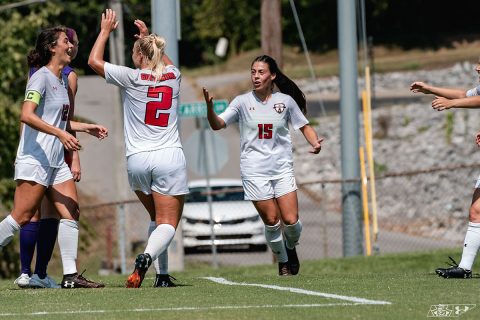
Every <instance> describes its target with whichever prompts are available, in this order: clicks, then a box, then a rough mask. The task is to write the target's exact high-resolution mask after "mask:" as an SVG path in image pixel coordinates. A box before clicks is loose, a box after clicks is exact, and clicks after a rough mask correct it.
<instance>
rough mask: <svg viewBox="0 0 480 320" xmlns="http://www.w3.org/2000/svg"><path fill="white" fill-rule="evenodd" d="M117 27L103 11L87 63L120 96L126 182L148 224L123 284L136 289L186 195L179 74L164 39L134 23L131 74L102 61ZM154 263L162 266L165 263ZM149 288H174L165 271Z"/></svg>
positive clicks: (163, 250) (168, 237) (164, 244)
mask: <svg viewBox="0 0 480 320" xmlns="http://www.w3.org/2000/svg"><path fill="white" fill-rule="evenodd" d="M117 25H118V22H117V21H116V15H115V12H114V11H113V10H111V9H107V10H106V11H105V13H103V14H102V20H101V28H100V33H99V35H98V37H97V40H96V42H95V44H94V46H93V48H92V51H91V52H90V56H89V58H88V64H89V65H90V66H91V67H92V69H93V70H94V71H95V72H96V73H97V74H99V75H100V76H102V77H104V78H105V79H106V81H107V82H108V83H111V84H114V85H116V86H118V87H119V88H120V91H121V94H122V96H123V97H124V99H123V110H124V134H125V145H126V157H127V171H128V172H127V173H128V181H129V184H130V188H131V189H132V190H133V191H134V192H135V194H136V195H137V197H138V199H139V200H140V202H141V203H142V204H143V206H144V207H145V209H146V210H147V211H148V213H149V215H150V220H151V222H150V228H149V238H148V243H147V247H146V248H145V250H144V253H141V254H139V255H138V256H137V258H136V260H135V269H134V271H133V273H132V274H131V275H130V276H129V277H128V279H127V282H126V287H128V288H138V287H140V286H141V284H142V281H143V279H144V277H145V273H146V272H147V270H148V268H149V267H150V265H151V264H152V262H153V261H155V260H157V258H158V259H159V260H162V256H164V257H166V254H167V249H168V246H169V244H170V242H171V241H172V239H173V237H174V235H175V231H176V228H177V226H178V223H179V221H180V217H181V215H182V211H183V204H184V201H185V194H187V193H188V186H187V169H186V163H185V156H184V154H183V148H182V144H181V142H180V135H179V133H178V125H177V122H178V114H177V107H178V99H179V93H180V79H181V74H180V70H178V68H177V67H175V66H174V65H173V63H172V61H171V60H170V59H169V58H168V57H167V56H166V55H165V46H166V43H165V39H163V38H161V37H159V36H157V35H155V34H148V29H147V28H146V26H145V24H144V23H143V22H142V21H140V20H136V21H135V25H136V26H137V27H138V28H139V35H137V38H138V39H137V41H135V44H134V47H133V50H132V60H133V63H134V65H135V67H136V69H132V68H128V67H125V66H119V65H114V64H111V63H108V62H106V61H105V60H104V59H103V55H104V51H105V44H106V42H107V40H108V38H109V36H110V33H111V32H112V31H113V30H115V29H116V27H117ZM160 262H161V264H162V265H163V267H164V268H165V267H167V265H168V263H165V260H162V261H160ZM154 286H155V287H170V286H174V284H173V282H171V280H170V276H169V275H168V273H167V272H166V271H165V269H164V270H163V272H162V270H160V273H159V271H158V270H157V276H156V278H155V283H154Z"/></svg>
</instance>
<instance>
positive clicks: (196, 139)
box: [183, 120, 228, 177]
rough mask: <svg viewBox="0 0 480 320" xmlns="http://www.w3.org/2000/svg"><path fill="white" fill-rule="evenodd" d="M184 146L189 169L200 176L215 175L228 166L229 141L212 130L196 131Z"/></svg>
mask: <svg viewBox="0 0 480 320" xmlns="http://www.w3.org/2000/svg"><path fill="white" fill-rule="evenodd" d="M204 121H206V120H204ZM202 130H203V132H202ZM183 146H184V148H183V151H184V152H185V157H186V158H187V165H188V168H189V169H190V170H192V171H193V172H194V173H195V174H196V175H198V176H202V177H205V176H206V175H207V174H208V175H215V174H217V173H218V172H219V171H220V170H222V168H223V167H224V166H225V164H227V161H228V144H227V141H225V139H224V138H222V137H221V136H220V134H219V133H215V132H213V131H212V130H209V129H208V130H206V129H201V130H195V131H194V132H193V134H192V135H191V136H190V137H189V138H188V139H187V141H185V143H184V144H183ZM205 152H206V153H207V154H205ZM205 161H206V162H207V163H206V164H205ZM206 165H207V167H206ZM207 170H208V172H207Z"/></svg>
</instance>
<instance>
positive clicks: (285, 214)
mask: <svg viewBox="0 0 480 320" xmlns="http://www.w3.org/2000/svg"><path fill="white" fill-rule="evenodd" d="M273 185H274V190H275V198H276V201H277V204H278V207H279V208H280V216H281V218H282V221H283V226H284V227H283V233H284V236H285V246H286V249H287V256H288V263H289V264H290V271H291V272H292V274H293V275H296V274H297V273H298V271H299V270H300V261H299V260H298V255H297V250H296V245H297V244H298V240H299V239H300V235H301V233H302V222H301V221H300V219H299V217H298V198H297V191H296V190H297V184H296V182H295V177H293V176H287V177H283V178H280V179H278V180H275V181H273Z"/></svg>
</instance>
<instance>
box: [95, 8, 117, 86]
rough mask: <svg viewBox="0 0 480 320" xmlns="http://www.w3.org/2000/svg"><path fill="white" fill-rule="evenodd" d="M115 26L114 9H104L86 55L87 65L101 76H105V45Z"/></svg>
mask: <svg viewBox="0 0 480 320" xmlns="http://www.w3.org/2000/svg"><path fill="white" fill-rule="evenodd" d="M117 26H118V21H116V14H115V11H113V10H112V9H107V10H105V13H102V22H101V24H100V33H99V34H98V37H97V40H96V41H95V44H94V45H93V48H92V51H90V56H89V57H88V65H89V66H90V67H91V68H92V69H93V71H95V72H96V73H97V74H98V75H99V76H102V77H103V78H105V70H104V65H105V60H103V54H104V53H105V45H106V43H107V40H108V38H109V37H110V33H111V32H112V31H113V30H115V29H116V28H117Z"/></svg>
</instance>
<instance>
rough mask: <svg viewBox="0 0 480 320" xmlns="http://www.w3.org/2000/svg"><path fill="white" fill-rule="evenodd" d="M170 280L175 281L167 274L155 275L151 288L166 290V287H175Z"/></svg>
mask: <svg viewBox="0 0 480 320" xmlns="http://www.w3.org/2000/svg"><path fill="white" fill-rule="evenodd" d="M172 280H177V279H175V278H174V277H172V276H171V275H169V274H157V276H156V277H155V282H154V283H153V286H154V287H155V288H167V287H176V286H177V285H176V284H175V283H173V282H172Z"/></svg>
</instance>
